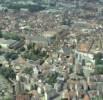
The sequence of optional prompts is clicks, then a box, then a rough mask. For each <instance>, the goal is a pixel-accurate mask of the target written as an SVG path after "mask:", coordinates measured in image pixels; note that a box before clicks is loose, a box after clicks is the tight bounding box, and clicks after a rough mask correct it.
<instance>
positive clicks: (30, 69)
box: [23, 67, 33, 75]
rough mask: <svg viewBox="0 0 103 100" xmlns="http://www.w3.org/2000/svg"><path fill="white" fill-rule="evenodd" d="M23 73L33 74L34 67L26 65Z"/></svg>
mask: <svg viewBox="0 0 103 100" xmlns="http://www.w3.org/2000/svg"><path fill="white" fill-rule="evenodd" d="M23 73H26V74H28V75H32V74H33V68H32V67H26V68H25V69H24V71H23Z"/></svg>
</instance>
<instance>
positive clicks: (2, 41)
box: [0, 38, 16, 49]
mask: <svg viewBox="0 0 103 100" xmlns="http://www.w3.org/2000/svg"><path fill="white" fill-rule="evenodd" d="M15 42H16V40H11V39H9V40H5V39H3V38H1V39H0V46H1V47H2V48H4V49H7V48H9V46H10V45H11V44H13V43H15Z"/></svg>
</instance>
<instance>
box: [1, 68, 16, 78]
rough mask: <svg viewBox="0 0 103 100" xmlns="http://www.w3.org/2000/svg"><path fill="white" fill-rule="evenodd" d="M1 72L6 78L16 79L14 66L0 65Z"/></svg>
mask: <svg viewBox="0 0 103 100" xmlns="http://www.w3.org/2000/svg"><path fill="white" fill-rule="evenodd" d="M0 74H1V75H3V76H4V77H5V78H6V79H8V80H9V79H10V78H11V79H15V78H16V73H15V72H14V70H13V69H12V68H10V67H9V68H6V67H0Z"/></svg>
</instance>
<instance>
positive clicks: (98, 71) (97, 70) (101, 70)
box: [95, 65, 103, 74]
mask: <svg viewBox="0 0 103 100" xmlns="http://www.w3.org/2000/svg"><path fill="white" fill-rule="evenodd" d="M95 73H96V74H103V65H97V66H96V68H95Z"/></svg>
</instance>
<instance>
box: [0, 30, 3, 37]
mask: <svg viewBox="0 0 103 100" xmlns="http://www.w3.org/2000/svg"><path fill="white" fill-rule="evenodd" d="M2 37H3V35H2V32H1V30H0V38H2Z"/></svg>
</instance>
